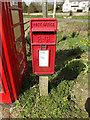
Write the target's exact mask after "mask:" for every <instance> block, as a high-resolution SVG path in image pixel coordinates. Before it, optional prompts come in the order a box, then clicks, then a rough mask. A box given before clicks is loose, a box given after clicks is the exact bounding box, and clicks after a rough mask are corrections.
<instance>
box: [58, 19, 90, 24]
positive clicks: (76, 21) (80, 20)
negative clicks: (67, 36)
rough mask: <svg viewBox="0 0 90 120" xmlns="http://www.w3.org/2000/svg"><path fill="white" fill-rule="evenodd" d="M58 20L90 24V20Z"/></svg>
mask: <svg viewBox="0 0 90 120" xmlns="http://www.w3.org/2000/svg"><path fill="white" fill-rule="evenodd" d="M57 20H59V21H70V22H89V23H90V20H74V19H59V18H57Z"/></svg>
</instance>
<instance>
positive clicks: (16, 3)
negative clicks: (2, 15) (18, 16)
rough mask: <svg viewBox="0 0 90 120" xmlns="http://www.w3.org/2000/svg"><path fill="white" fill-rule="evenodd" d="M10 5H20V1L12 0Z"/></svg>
mask: <svg viewBox="0 0 90 120" xmlns="http://www.w3.org/2000/svg"><path fill="white" fill-rule="evenodd" d="M10 5H11V6H12V7H18V2H17V1H15V0H12V1H11V2H10Z"/></svg>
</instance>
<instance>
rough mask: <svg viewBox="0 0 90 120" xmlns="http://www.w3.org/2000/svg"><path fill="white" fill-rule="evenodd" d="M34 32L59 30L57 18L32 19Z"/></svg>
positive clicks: (31, 24) (31, 25)
mask: <svg viewBox="0 0 90 120" xmlns="http://www.w3.org/2000/svg"><path fill="white" fill-rule="evenodd" d="M30 28H31V30H32V32H39V31H41V32H43V31H48V32H55V31H57V19H55V18H33V19H30Z"/></svg>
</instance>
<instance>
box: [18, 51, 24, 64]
mask: <svg viewBox="0 0 90 120" xmlns="http://www.w3.org/2000/svg"><path fill="white" fill-rule="evenodd" d="M22 59H23V51H22V52H20V54H19V62H21V60H22Z"/></svg>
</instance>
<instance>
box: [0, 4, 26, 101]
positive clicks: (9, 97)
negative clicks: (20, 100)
mask: <svg viewBox="0 0 90 120" xmlns="http://www.w3.org/2000/svg"><path fill="white" fill-rule="evenodd" d="M21 4H22V3H21V2H18V8H15V7H12V6H10V2H0V5H1V6H2V12H1V11H0V35H1V36H0V37H1V39H0V40H1V41H0V43H2V49H0V52H1V51H2V52H1V53H2V54H1V53H0V54H1V56H0V66H2V69H0V85H1V88H2V91H0V103H12V102H14V101H16V100H17V96H18V94H19V92H20V88H21V85H22V80H23V75H24V74H25V72H26V70H27V58H26V47H25V38H24V26H23V14H22V5H21ZM12 8H13V10H17V11H19V18H20V21H19V22H18V23H16V24H13V19H12V13H11V11H12ZM18 25H20V30H21V35H20V36H19V37H18V38H17V39H16V40H15V34H14V28H15V27H17V26H18ZM20 39H21V43H22V48H21V49H20V50H19V51H17V48H16V44H17V42H20ZM21 54H23V55H22V57H20V56H21ZM23 64H24V66H23V67H22V65H23ZM21 68H22V72H20V69H21Z"/></svg>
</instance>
